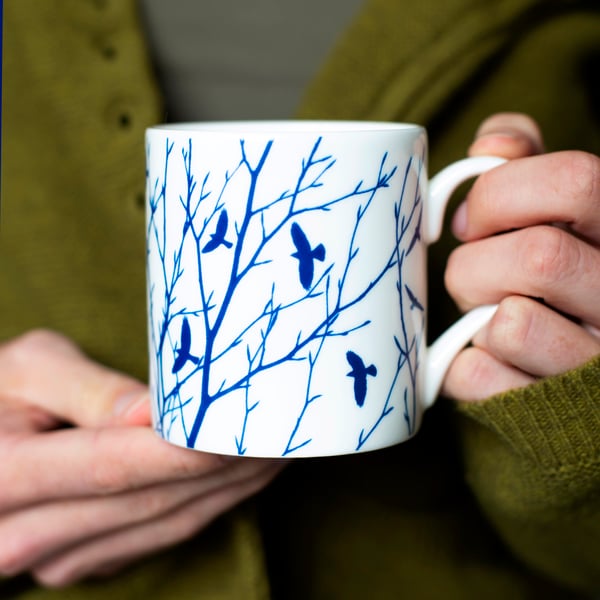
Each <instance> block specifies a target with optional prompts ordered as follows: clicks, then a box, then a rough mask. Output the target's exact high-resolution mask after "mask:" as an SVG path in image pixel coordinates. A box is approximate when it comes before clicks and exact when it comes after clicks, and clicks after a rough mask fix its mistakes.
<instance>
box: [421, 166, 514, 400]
mask: <svg viewBox="0 0 600 600" xmlns="http://www.w3.org/2000/svg"><path fill="white" fill-rule="evenodd" d="M505 162H507V161H506V159H504V158H500V157H498V156H475V157H473V158H465V159H463V160H459V161H457V162H455V163H452V164H451V165H448V166H447V167H446V168H444V169H442V170H441V171H440V172H439V173H437V175H435V176H434V177H432V178H431V180H430V181H429V192H428V196H427V211H426V217H425V220H424V230H423V238H424V241H425V244H427V245H429V244H433V243H434V242H436V241H437V240H438V239H439V237H440V235H441V233H442V224H443V221H444V212H445V210H446V206H447V204H448V200H449V199H450V196H451V195H452V192H454V190H455V189H456V188H457V187H458V186H459V185H460V184H461V183H463V182H464V181H466V180H467V179H470V178H472V177H475V176H476V175H480V174H481V173H484V172H485V171H489V170H490V169H493V168H495V167H498V166H500V165H501V164H503V163H505ZM497 308H498V305H497V304H494V305H486V306H478V307H477V308H474V309H473V310H471V311H469V312H468V313H467V314H466V315H464V316H463V317H461V318H460V319H459V320H458V321H457V322H456V323H454V325H452V326H451V327H449V328H448V329H447V330H446V331H445V332H444V333H442V334H441V335H440V337H438V339H437V340H436V341H435V342H433V344H431V345H430V346H428V347H427V349H426V352H425V364H424V369H421V377H422V378H423V379H422V381H421V384H422V385H421V389H422V392H423V394H422V398H423V406H424V407H425V408H428V407H429V406H431V405H432V404H433V403H434V402H435V400H436V398H437V396H438V394H439V391H440V388H441V386H442V381H443V379H444V376H445V374H446V371H447V370H448V368H449V367H450V364H451V363H452V361H453V360H454V358H455V357H456V355H457V354H458V353H459V352H460V351H461V350H462V348H463V347H464V346H466V345H467V343H468V342H469V341H470V340H471V338H472V337H473V336H474V335H475V334H476V333H477V332H478V331H479V330H480V329H481V328H482V327H483V326H484V325H485V324H486V323H488V322H489V320H490V319H491V318H492V317H493V316H494V313H495V312H496V309H497Z"/></svg>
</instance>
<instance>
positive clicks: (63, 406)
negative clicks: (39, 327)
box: [0, 331, 149, 426]
mask: <svg viewBox="0 0 600 600" xmlns="http://www.w3.org/2000/svg"><path fill="white" fill-rule="evenodd" d="M0 382H2V392H3V394H7V395H9V396H12V397H14V398H21V399H23V400H25V401H27V402H28V403H30V404H34V405H36V406H38V407H39V408H42V409H44V410H45V411H47V412H48V413H50V414H52V415H54V416H55V417H57V418H59V419H61V420H63V421H67V422H70V423H74V424H77V425H82V426H94V425H98V424H102V423H105V422H106V421H107V419H113V420H114V416H113V413H114V412H115V411H117V412H119V411H120V412H121V413H123V414H126V413H127V412H128V410H129V409H130V408H131V406H132V405H135V404H136V403H138V402H139V403H141V402H143V399H144V398H146V397H147V393H148V391H147V387H146V386H145V385H143V384H142V383H141V382H139V381H137V380H136V379H134V378H132V377H129V376H127V375H124V374H122V373H119V372H117V371H115V370H113V369H109V368H108V367H105V366H103V365H100V364H98V363H96V362H94V361H92V360H90V359H89V358H88V357H87V356H85V355H84V354H83V353H82V352H81V350H80V349H79V348H78V347H77V346H76V345H75V344H73V342H71V341H70V340H68V339H67V338H65V337H64V336H62V335H59V334H57V333H54V332H51V331H33V332H29V333H27V334H24V335H22V336H20V337H18V338H15V339H14V340H11V341H10V342H7V343H4V344H3V345H2V346H0ZM138 421H139V419H138ZM146 421H147V422H148V423H149V420H148V418H146ZM144 424H146V423H144Z"/></svg>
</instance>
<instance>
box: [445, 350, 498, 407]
mask: <svg viewBox="0 0 600 600" xmlns="http://www.w3.org/2000/svg"><path fill="white" fill-rule="evenodd" d="M449 375H451V380H450V381H448V383H449V387H450V389H451V393H452V395H453V396H454V397H456V398H461V399H465V398H464V396H465V393H466V392H465V391H466V390H479V389H485V388H486V387H487V385H488V383H489V381H490V380H491V379H492V378H493V377H494V371H493V368H492V366H491V365H490V362H489V361H488V360H486V354H485V352H484V351H482V350H480V349H479V348H475V347H469V348H465V349H464V350H463V351H462V352H460V353H459V354H458V356H457V357H456V358H455V359H454V362H453V364H452V367H451V370H450V372H449Z"/></svg>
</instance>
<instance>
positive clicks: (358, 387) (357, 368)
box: [346, 350, 377, 406]
mask: <svg viewBox="0 0 600 600" xmlns="http://www.w3.org/2000/svg"><path fill="white" fill-rule="evenodd" d="M346 360H347V361H348V364H349V365H350V366H351V367H352V371H350V373H348V377H353V378H354V400H355V402H356V404H357V405H358V406H362V405H363V404H364V403H365V397H366V395H367V375H371V376H372V377H375V375H377V368H376V367H375V365H369V366H368V367H365V363H364V362H363V359H362V358H361V357H360V356H358V354H355V353H354V352H352V350H348V352H346Z"/></svg>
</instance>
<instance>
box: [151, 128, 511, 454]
mask: <svg viewBox="0 0 600 600" xmlns="http://www.w3.org/2000/svg"><path fill="white" fill-rule="evenodd" d="M146 151H147V176H146V178H147V242H148V243H147V269H148V313H149V348H150V384H151V394H152V398H153V418H154V426H155V429H156V431H157V432H158V433H159V434H160V435H161V436H162V437H163V438H164V439H166V440H168V441H169V442H172V443H175V444H178V445H181V446H185V447H188V448H194V449H197V450H203V451H208V452H216V453H221V454H233V455H244V456H268V457H282V456H283V457H305V456H326V455H334V454H349V453H354V452H362V451H367V450H374V449H377V448H383V447H386V446H390V445H392V444H396V443H398V442H402V441H404V440H406V439H408V438H410V437H412V436H413V435H414V434H415V432H416V431H417V430H418V428H419V425H420V422H421V417H422V414H423V411H424V410H425V409H426V408H427V407H428V406H429V405H430V404H431V403H432V402H433V401H434V399H435V397H436V395H437V393H438V391H439V387H440V385H441V381H442V379H443V376H444V373H445V371H446V370H447V368H448V366H449V364H450V362H451V360H452V359H453V357H454V356H455V355H456V354H457V352H458V351H459V350H460V349H461V348H462V347H463V346H464V345H465V344H466V343H467V342H468V341H469V339H470V338H471V337H472V336H473V335H474V334H475V332H476V331H477V330H478V329H479V328H480V327H482V326H483V324H485V322H487V321H488V320H489V318H490V317H491V315H492V313H493V311H494V310H495V307H481V308H478V309H475V310H474V311H472V312H471V313H468V314H467V315H465V317H463V318H462V319H461V320H460V321H459V322H458V323H456V324H455V325H454V326H453V327H452V328H451V329H450V330H448V331H447V332H446V333H445V334H444V335H442V336H441V338H439V339H438V340H437V341H436V342H435V343H434V344H433V345H432V346H430V347H427V346H426V333H425V331H426V318H427V301H426V300H427V299H426V268H427V264H426V246H427V245H428V244H430V243H432V242H434V241H435V240H436V239H437V238H438V237H439V234H440V229H441V224H442V219H443V213H444V209H445V206H446V203H447V200H448V198H449V196H450V195H451V193H452V191H453V190H454V189H455V188H456V186H457V185H458V184H460V183H461V182H463V181H464V180H466V179H468V178H470V177H473V176H475V175H477V174H479V173H481V172H483V171H485V170H487V169H490V168H492V167H494V166H496V165H498V164H499V163H501V162H503V161H502V159H499V158H496V157H483V158H472V159H465V160H463V161H459V162H457V163H454V164H452V165H450V166H449V167H447V168H446V169H444V170H443V171H442V172H441V173H439V174H438V175H437V176H436V177H434V178H433V179H432V180H431V181H428V178H427V164H426V163H427V137H426V132H425V130H424V129H423V128H422V127H419V126H417V125H410V124H394V123H372V122H343V121H324V122H319V121H279V122H268V121H267V122H226V123H187V124H177V125H162V126H156V127H152V128H150V129H148V130H147V133H146Z"/></svg>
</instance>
